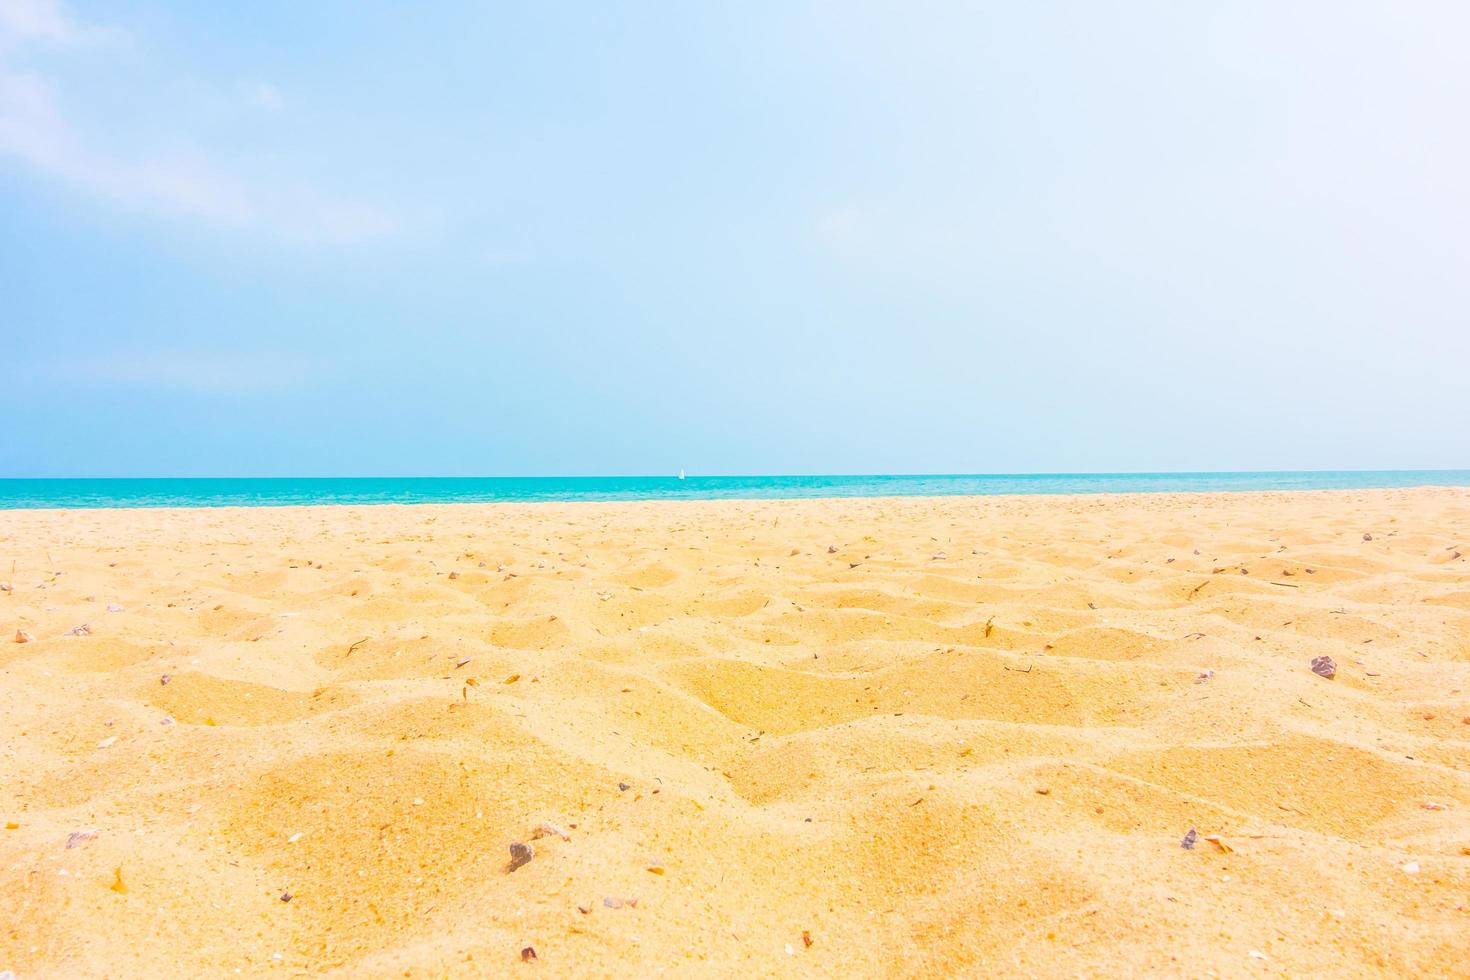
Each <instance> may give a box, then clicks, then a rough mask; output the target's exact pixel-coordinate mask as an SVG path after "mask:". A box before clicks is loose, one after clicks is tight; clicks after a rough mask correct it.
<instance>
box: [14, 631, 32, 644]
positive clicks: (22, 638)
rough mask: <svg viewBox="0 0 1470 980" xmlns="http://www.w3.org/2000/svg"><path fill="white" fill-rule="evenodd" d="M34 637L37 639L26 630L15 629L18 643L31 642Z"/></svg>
mask: <svg viewBox="0 0 1470 980" xmlns="http://www.w3.org/2000/svg"><path fill="white" fill-rule="evenodd" d="M34 639H35V637H34V636H32V635H31V634H30V633H27V632H26V631H25V630H16V631H15V642H16V643H30V642H31V641H32V640H34Z"/></svg>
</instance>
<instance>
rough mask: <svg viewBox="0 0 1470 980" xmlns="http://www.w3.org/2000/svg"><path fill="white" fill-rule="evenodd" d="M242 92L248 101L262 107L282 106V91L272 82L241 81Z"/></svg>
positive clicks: (275, 107)
mask: <svg viewBox="0 0 1470 980" xmlns="http://www.w3.org/2000/svg"><path fill="white" fill-rule="evenodd" d="M240 94H241V95H242V96H243V97H244V98H245V101H246V102H249V103H250V104H251V105H254V106H259V107H260V108H262V109H279V108H280V107H281V92H280V90H279V89H277V88H276V87H275V86H274V85H272V84H271V83H270V82H259V81H256V82H241V83H240Z"/></svg>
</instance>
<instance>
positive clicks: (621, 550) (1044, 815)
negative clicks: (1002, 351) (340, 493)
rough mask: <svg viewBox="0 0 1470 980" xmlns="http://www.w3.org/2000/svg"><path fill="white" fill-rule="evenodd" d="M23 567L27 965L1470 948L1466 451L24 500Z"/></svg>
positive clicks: (608, 965) (15, 852)
mask: <svg viewBox="0 0 1470 980" xmlns="http://www.w3.org/2000/svg"><path fill="white" fill-rule="evenodd" d="M0 582H3V583H5V584H6V585H7V586H9V589H8V590H7V591H4V592H3V593H0V617H3V618H0V630H3V632H0V640H3V642H0V716H3V718H4V738H3V740H0V824H3V826H4V829H3V830H0V930H3V931H0V970H6V969H9V970H13V971H14V972H15V974H16V976H17V977H18V978H20V980H28V978H32V977H72V976H108V977H128V976H152V977H164V976H166V977H173V976H216V975H234V974H235V973H237V972H239V973H241V974H244V975H250V974H255V973H263V972H270V973H272V974H276V975H282V976H288V975H307V974H309V975H333V974H335V975H340V976H354V977H357V976H383V977H387V976H409V977H431V976H433V977H437V976H473V975H501V974H506V973H511V972H515V971H521V972H524V973H525V975H527V976H530V975H532V973H531V972H530V971H536V970H540V971H550V972H551V974H552V975H558V976H568V975H595V976H630V977H631V976H640V977H641V976H648V975H650V974H654V973H660V972H665V971H667V972H671V973H684V974H686V975H702V974H719V975H727V976H935V975H944V974H959V975H984V976H992V975H993V976H1014V975H1030V976H1079V975H1114V976H1116V975H1144V974H1147V975H1178V976H1204V975H1211V974H1213V975H1217V976H1263V975H1304V974H1309V973H1310V974H1314V975H1323V976H1364V975H1384V976H1390V975H1400V976H1401V975H1425V976H1467V975H1470V963H1467V960H1466V957H1465V951H1466V949H1467V947H1470V490H1467V489H1465V488H1419V489H1390V490H1350V491H1311V492H1294V493H1279V492H1256V493H1235V494H1211V493H1205V494H1121V495H1108V494H1101V495H1091V496H1011V497H946V498H925V497H910V498H885V499H848V500H820V499H819V500H767V501H737V500H720V501H678V502H629V503H596V504H591V503H538V504H476V505H424V506H394V505H383V506H365V507H351V506H336V507H331V506H317V507H310V506H309V507H259V508H233V507H232V508H215V509H135V510H70V511H63V510H33V511H19V510H10V511H0ZM22 638H25V639H26V642H17V640H19V639H22ZM1320 658H1328V659H1330V665H1329V664H1328V660H1324V659H1320ZM1314 661H1316V663H1317V669H1315V670H1314ZM1329 673H1330V674H1332V675H1333V676H1331V677H1328V676H1324V674H1329ZM1191 831H1193V832H1194V833H1193V835H1192V836H1191V835H1190V832H1191ZM1186 841H1188V842H1190V843H1192V846H1189V847H1185V846H1183V844H1184V843H1185V842H1186ZM512 844H521V845H528V846H527V847H526V848H524V849H522V850H521V851H519V852H517V853H519V854H521V855H522V859H521V862H520V863H519V866H514V867H513V861H512V851H511V845H512ZM527 854H530V857H529V860H524V857H525V855H527Z"/></svg>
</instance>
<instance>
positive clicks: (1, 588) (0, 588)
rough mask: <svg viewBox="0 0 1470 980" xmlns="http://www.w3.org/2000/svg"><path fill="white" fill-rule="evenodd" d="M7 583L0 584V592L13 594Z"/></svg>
mask: <svg viewBox="0 0 1470 980" xmlns="http://www.w3.org/2000/svg"><path fill="white" fill-rule="evenodd" d="M14 591H15V590H14V589H13V588H12V587H11V585H10V583H9V582H0V592H14Z"/></svg>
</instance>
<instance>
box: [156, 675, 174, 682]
mask: <svg viewBox="0 0 1470 980" xmlns="http://www.w3.org/2000/svg"><path fill="white" fill-rule="evenodd" d="M173 679H174V675H173V674H164V675H163V676H162V677H160V678H159V679H158V683H160V684H167V683H168V682H169V681H171V680H173Z"/></svg>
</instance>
